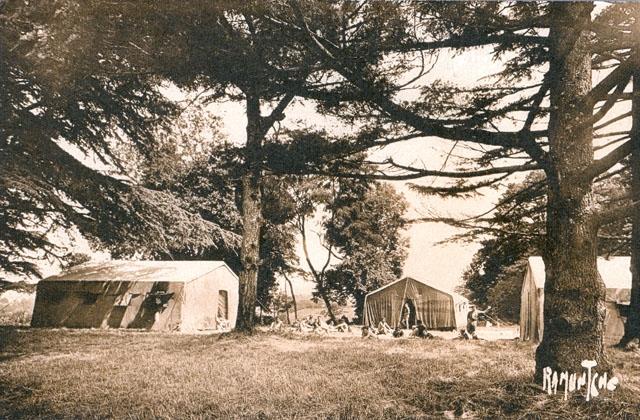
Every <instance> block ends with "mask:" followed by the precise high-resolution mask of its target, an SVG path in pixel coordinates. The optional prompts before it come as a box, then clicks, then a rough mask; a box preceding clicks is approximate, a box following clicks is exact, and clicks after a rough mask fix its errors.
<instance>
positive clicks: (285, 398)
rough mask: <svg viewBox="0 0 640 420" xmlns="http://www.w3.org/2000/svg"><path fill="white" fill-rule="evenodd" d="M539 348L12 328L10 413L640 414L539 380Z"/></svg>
mask: <svg viewBox="0 0 640 420" xmlns="http://www.w3.org/2000/svg"><path fill="white" fill-rule="evenodd" d="M533 352H534V348H533V347H532V346H531V345H527V344H523V343H518V342H517V341H513V340H509V341H496V342H488V341H480V342H465V341H453V340H431V341H423V340H417V339H399V340H376V339H361V338H357V337H350V338H344V337H342V338H341V337H319V336H314V335H310V336H301V335H294V334H283V335H268V334H266V333H258V334H256V335H253V336H250V337H246V336H237V335H227V336H222V337H220V336H205V335H203V336H189V335H178V334H170V333H166V334H165V333H148V332H144V333H143V332H131V331H93V330H86V331H81V330H38V329H28V328H25V329H17V328H9V327H3V328H0V418H18V417H43V416H44V417H82V418H86V417H94V418H95V417H100V418H102V417H116V418H122V417H127V418H148V417H160V418H185V417H190V418H215V417H218V418H228V417H251V418H264V417H288V418H294V417H295V418H381V417H386V418H407V417H418V418H439V417H449V418H453V417H455V416H462V417H466V418H474V417H480V418H483V417H493V418H502V417H519V418H523V417H524V418H548V417H553V418H558V417H562V418H598V417H600V418H625V417H626V418H637V416H638V415H640V401H639V400H638V395H639V392H640V363H639V361H640V356H638V355H637V354H629V353H622V352H619V351H616V350H611V351H610V354H611V357H612V359H613V360H614V361H615V363H616V366H617V371H616V374H617V376H618V377H619V378H620V380H621V382H622V385H623V386H622V388H621V389H618V390H616V391H615V392H614V393H609V394H605V395H601V396H599V397H598V398H597V399H595V400H593V401H591V402H586V401H585V400H584V395H583V394H582V393H580V394H579V395H576V396H575V397H574V398H572V399H570V400H569V401H567V402H563V401H562V398H561V397H560V396H554V397H549V396H547V395H546V394H542V393H541V392H540V389H539V388H537V387H535V386H533V385H531V375H532V371H533Z"/></svg>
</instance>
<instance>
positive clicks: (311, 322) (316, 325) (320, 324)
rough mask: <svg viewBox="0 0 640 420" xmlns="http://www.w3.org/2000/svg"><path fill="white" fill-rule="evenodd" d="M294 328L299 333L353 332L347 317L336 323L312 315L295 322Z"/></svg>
mask: <svg viewBox="0 0 640 420" xmlns="http://www.w3.org/2000/svg"><path fill="white" fill-rule="evenodd" d="M292 327H293V328H294V330H296V331H299V332H315V333H321V334H322V333H324V334H328V333H330V332H347V331H349V332H350V331H351V326H350V325H349V319H348V318H347V317H346V316H342V318H340V319H339V320H338V321H337V322H335V323H334V322H333V321H329V322H327V321H325V320H324V319H322V318H320V316H316V317H313V316H312V315H308V316H306V317H304V318H302V320H300V321H296V322H294V323H293V324H292ZM270 329H271V328H270Z"/></svg>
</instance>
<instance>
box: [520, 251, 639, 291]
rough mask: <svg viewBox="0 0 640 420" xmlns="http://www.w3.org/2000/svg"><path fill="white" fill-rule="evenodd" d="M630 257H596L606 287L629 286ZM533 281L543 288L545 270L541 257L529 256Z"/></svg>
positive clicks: (622, 287)
mask: <svg viewBox="0 0 640 420" xmlns="http://www.w3.org/2000/svg"><path fill="white" fill-rule="evenodd" d="M630 264H631V257H610V258H605V257H598V271H599V272H600V276H601V277H602V281H603V282H604V284H605V286H606V287H607V289H630V288H631V270H630V267H631V265H630ZM529 267H530V269H531V272H532V275H533V281H534V282H535V284H536V287H537V288H539V289H542V288H544V282H545V278H546V275H545V271H544V261H543V260H542V257H538V256H535V257H529Z"/></svg>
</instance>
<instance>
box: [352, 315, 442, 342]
mask: <svg viewBox="0 0 640 420" xmlns="http://www.w3.org/2000/svg"><path fill="white" fill-rule="evenodd" d="M378 335H391V336H393V337H394V338H400V337H404V336H405V331H404V330H403V329H402V325H400V324H399V325H397V326H396V328H391V326H390V325H389V324H388V323H387V319H386V318H384V317H383V318H382V319H381V320H380V322H379V323H378V327H377V328H373V327H368V326H363V327H362V337H364V338H367V337H376V336H378ZM408 336H409V337H418V338H434V336H433V335H432V334H431V333H429V332H428V331H427V326H426V325H425V324H424V323H423V322H422V320H417V321H416V325H414V326H413V327H412V328H411V331H410V332H409V334H408Z"/></svg>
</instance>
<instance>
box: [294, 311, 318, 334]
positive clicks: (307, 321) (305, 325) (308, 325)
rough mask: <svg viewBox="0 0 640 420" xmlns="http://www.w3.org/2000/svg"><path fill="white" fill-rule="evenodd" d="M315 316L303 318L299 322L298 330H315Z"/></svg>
mask: <svg viewBox="0 0 640 420" xmlns="http://www.w3.org/2000/svg"><path fill="white" fill-rule="evenodd" d="M312 323H313V317H312V316H311V315H309V316H306V317H304V318H302V320H301V321H300V322H299V323H298V326H297V327H298V328H297V329H298V331H300V332H311V331H313V330H314V325H312Z"/></svg>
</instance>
